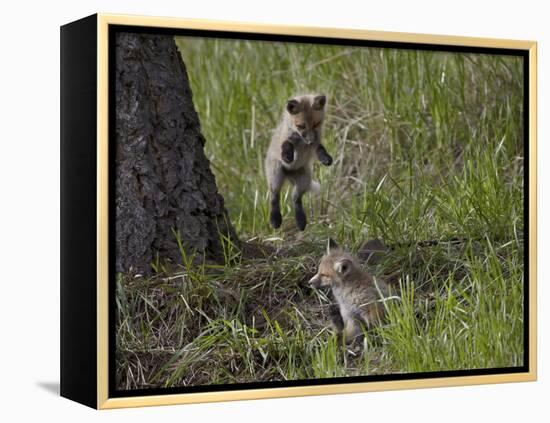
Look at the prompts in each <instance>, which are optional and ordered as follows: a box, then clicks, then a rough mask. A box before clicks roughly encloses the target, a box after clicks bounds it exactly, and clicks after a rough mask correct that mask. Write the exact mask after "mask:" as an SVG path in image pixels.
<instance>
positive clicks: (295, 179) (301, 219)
mask: <svg viewBox="0 0 550 423" xmlns="http://www.w3.org/2000/svg"><path fill="white" fill-rule="evenodd" d="M288 178H289V179H290V181H291V182H292V184H293V185H294V190H293V191H292V201H293V202H294V217H295V218H296V226H298V229H300V230H301V231H303V230H304V229H305V228H306V225H307V219H306V213H305V212H304V206H303V204H302V196H303V195H304V193H305V192H306V191H308V190H309V189H310V187H311V169H309V167H307V166H305V167H303V168H301V169H298V170H295V171H292V172H291V173H288Z"/></svg>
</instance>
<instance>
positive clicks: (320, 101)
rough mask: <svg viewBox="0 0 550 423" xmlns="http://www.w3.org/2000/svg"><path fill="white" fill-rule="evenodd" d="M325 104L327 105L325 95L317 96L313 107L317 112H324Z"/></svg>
mask: <svg viewBox="0 0 550 423" xmlns="http://www.w3.org/2000/svg"><path fill="white" fill-rule="evenodd" d="M325 104H327V96H326V95H324V94H321V95H317V96H315V98H314V99H313V106H312V107H313V108H314V109H315V110H323V108H324V107H325Z"/></svg>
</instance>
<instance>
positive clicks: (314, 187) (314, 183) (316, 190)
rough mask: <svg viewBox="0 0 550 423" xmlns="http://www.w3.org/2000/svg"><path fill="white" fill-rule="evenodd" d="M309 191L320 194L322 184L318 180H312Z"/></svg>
mask: <svg viewBox="0 0 550 423" xmlns="http://www.w3.org/2000/svg"><path fill="white" fill-rule="evenodd" d="M309 191H310V192H311V193H312V194H319V193H320V192H321V184H320V183H319V182H318V181H313V180H312V181H311V184H309Z"/></svg>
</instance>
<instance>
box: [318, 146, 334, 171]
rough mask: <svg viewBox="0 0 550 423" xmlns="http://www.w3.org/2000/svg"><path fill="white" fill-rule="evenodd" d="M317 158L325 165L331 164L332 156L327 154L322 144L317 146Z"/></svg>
mask: <svg viewBox="0 0 550 423" xmlns="http://www.w3.org/2000/svg"><path fill="white" fill-rule="evenodd" d="M317 158H318V159H319V161H320V162H321V163H322V164H324V165H325V166H330V165H331V164H332V156H331V155H330V154H328V152H327V150H326V149H325V147H323V146H322V145H319V147H317Z"/></svg>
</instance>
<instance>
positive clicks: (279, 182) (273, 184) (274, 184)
mask: <svg viewBox="0 0 550 423" xmlns="http://www.w3.org/2000/svg"><path fill="white" fill-rule="evenodd" d="M265 169H266V176H267V183H268V185H269V203H270V206H271V211H270V214H269V223H271V226H273V227H274V228H275V229H277V228H278V227H279V226H281V223H282V221H283V218H282V216H281V207H280V204H279V197H280V192H281V187H282V186H283V182H284V181H285V174H284V170H283V167H282V165H281V163H280V162H279V161H278V160H267V161H266V164H265Z"/></svg>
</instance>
